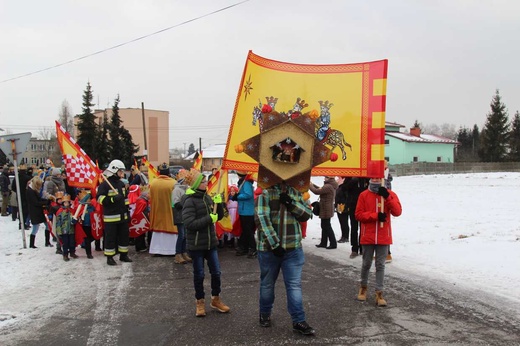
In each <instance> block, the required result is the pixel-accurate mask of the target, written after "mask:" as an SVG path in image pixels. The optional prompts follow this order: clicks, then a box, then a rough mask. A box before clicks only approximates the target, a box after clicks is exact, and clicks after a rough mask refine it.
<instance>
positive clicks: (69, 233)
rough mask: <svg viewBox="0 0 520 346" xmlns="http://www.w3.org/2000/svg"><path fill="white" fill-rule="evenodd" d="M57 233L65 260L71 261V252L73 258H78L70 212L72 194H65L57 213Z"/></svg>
mask: <svg viewBox="0 0 520 346" xmlns="http://www.w3.org/2000/svg"><path fill="white" fill-rule="evenodd" d="M56 234H57V235H58V237H59V239H60V241H61V243H62V251H63V260H64V261H65V262H67V261H69V254H70V257H72V258H78V256H77V255H76V239H75V237H74V225H73V224H72V213H71V212H70V195H65V196H63V198H62V200H61V208H60V209H59V210H58V212H57V213H56Z"/></svg>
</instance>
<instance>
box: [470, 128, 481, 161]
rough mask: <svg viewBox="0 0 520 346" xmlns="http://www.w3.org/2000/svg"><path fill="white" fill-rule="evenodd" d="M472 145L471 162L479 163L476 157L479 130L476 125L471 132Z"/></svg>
mask: <svg viewBox="0 0 520 346" xmlns="http://www.w3.org/2000/svg"><path fill="white" fill-rule="evenodd" d="M471 136H472V140H473V144H472V150H471V156H472V157H473V161H476V162H477V161H480V158H479V156H478V151H479V148H480V130H479V128H478V126H477V124H475V125H473V131H472V132H471Z"/></svg>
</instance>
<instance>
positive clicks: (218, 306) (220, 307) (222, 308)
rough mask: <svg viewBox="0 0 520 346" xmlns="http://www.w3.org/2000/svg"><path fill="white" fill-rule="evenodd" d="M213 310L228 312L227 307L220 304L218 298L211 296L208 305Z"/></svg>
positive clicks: (220, 301)
mask: <svg viewBox="0 0 520 346" xmlns="http://www.w3.org/2000/svg"><path fill="white" fill-rule="evenodd" d="M209 306H211V307H212V308H213V309H217V310H218V311H220V312H229V310H230V309H229V306H227V305H226V304H224V303H222V300H220V297H219V296H211V304H210V305H209Z"/></svg>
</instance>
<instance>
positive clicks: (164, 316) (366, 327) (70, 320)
mask: <svg viewBox="0 0 520 346" xmlns="http://www.w3.org/2000/svg"><path fill="white" fill-rule="evenodd" d="M324 251H326V250H324ZM131 255H132V258H133V259H134V262H133V263H131V264H128V263H125V264H119V263H118V264H119V265H118V266H117V267H108V266H106V265H104V263H100V265H98V266H97V267H96V268H97V270H95V271H93V272H92V286H91V287H89V288H88V289H86V290H85V291H84V292H81V294H82V296H83V297H84V299H82V301H81V303H78V302H77V301H74V302H69V304H63V309H61V311H59V312H57V313H55V314H52V315H51V316H45V317H42V318H38V317H36V318H34V319H33V320H32V321H30V323H28V324H26V325H16V326H14V327H13V328H11V330H9V333H8V334H7V335H6V334H4V333H2V335H1V339H3V341H2V342H1V343H2V345H38V346H42V345H126V346H131V345H147V346H151V345H298V344H303V345H358V344H359V345H364V344H366V345H374V344H376V345H422V344H428V345H447V344H457V345H520V323H519V322H520V321H519V320H518V314H514V313H512V314H511V313H506V312H504V310H503V309H500V308H499V307H496V306H495V304H494V303H493V302H492V301H491V300H489V301H488V303H482V302H479V301H475V300H474V299H473V298H472V294H470V293H468V292H452V290H446V289H444V288H443V287H441V286H440V285H438V284H437V283H433V282H429V281H427V280H413V279H412V280H408V279H403V278H402V275H400V276H399V277H398V276H393V274H392V270H391V267H390V266H391V264H389V265H388V268H387V274H386V290H385V293H386V294H385V296H386V298H387V300H388V303H389V305H388V307H386V308H377V307H375V305H374V297H373V289H369V292H370V295H369V299H368V301H367V302H366V303H361V302H358V301H357V300H356V299H355V297H356V294H357V288H358V280H359V270H358V269H357V268H355V267H354V266H352V265H349V264H348V263H349V262H348V261H347V260H345V261H344V263H343V264H340V263H336V262H331V261H328V260H325V259H323V258H322V257H319V256H316V255H312V254H306V264H305V266H304V274H303V295H304V305H305V309H306V313H307V321H308V322H309V324H310V325H311V326H313V327H314V329H315V330H316V336H314V337H305V336H302V335H299V334H297V333H294V332H293V331H292V325H291V320H290V317H289V314H288V313H287V309H286V299H285V298H286V297H285V290H284V286H283V280H282V279H283V278H282V277H281V276H280V277H279V279H278V285H277V288H276V301H275V308H274V311H273V315H272V321H273V326H272V327H271V328H261V327H260V326H259V325H258V288H259V270H258V263H257V260H254V259H247V258H245V257H236V256H235V253H234V251H233V250H232V249H222V250H221V251H220V261H221V267H222V295H221V297H222V300H223V301H224V302H225V303H226V304H227V305H229V306H230V307H231V312H230V313H228V314H221V313H218V312H217V311H214V310H211V308H210V307H209V301H208V300H207V301H206V305H207V316H206V317H204V318H196V317H195V298H194V290H193V284H192V273H191V265H176V264H174V263H173V257H152V256H150V255H148V254H144V253H140V254H133V253H131ZM102 260H103V259H102V258H99V261H102ZM359 260H360V259H359ZM102 264H103V265H102ZM100 268H102V270H100ZM373 279H374V278H373V273H371V277H370V280H373ZM205 286H206V294H207V297H209V296H210V293H209V292H210V289H209V274H208V273H207V275H206V282H205Z"/></svg>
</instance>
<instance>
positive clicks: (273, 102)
mask: <svg viewBox="0 0 520 346" xmlns="http://www.w3.org/2000/svg"><path fill="white" fill-rule="evenodd" d="M265 99H266V101H267V104H268V105H269V106H271V107H272V108H273V109H274V106H276V102H278V97H273V96H269V97H267V96H266V97H265Z"/></svg>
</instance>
